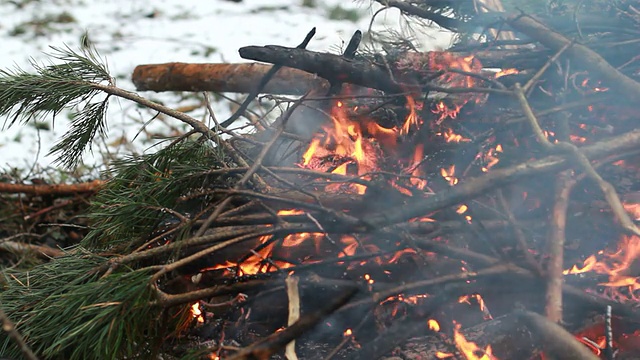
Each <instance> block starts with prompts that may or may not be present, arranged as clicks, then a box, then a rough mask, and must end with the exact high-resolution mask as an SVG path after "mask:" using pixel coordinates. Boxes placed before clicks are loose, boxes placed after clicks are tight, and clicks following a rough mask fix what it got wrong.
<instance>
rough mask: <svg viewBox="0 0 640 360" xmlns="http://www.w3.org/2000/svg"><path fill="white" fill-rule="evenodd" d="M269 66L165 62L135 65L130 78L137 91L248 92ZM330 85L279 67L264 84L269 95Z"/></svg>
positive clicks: (313, 76)
mask: <svg viewBox="0 0 640 360" xmlns="http://www.w3.org/2000/svg"><path fill="white" fill-rule="evenodd" d="M271 67H272V66H271V65H265V64H258V63H247V64H188V63H179V62H172V63H165V64H147V65H138V66H136V68H135V69H134V70H133V74H132V76H131V80H132V81H133V84H134V85H135V86H136V90H138V91H156V92H161V91H214V92H237V93H248V92H250V91H252V90H253V89H254V88H255V87H256V86H257V85H258V83H259V82H260V79H262V77H263V76H264V75H265V74H266V73H267V71H269V69H270V68H271ZM317 88H327V89H328V88H329V83H328V81H326V80H324V79H322V78H320V77H318V76H316V75H313V74H309V73H307V72H304V71H301V70H298V69H292V68H282V69H280V71H278V72H277V73H276V75H275V76H274V77H273V78H272V79H271V81H269V82H268V83H267V86H265V88H264V90H263V92H264V93H269V94H284V95H304V94H305V93H306V92H307V91H309V90H310V89H317Z"/></svg>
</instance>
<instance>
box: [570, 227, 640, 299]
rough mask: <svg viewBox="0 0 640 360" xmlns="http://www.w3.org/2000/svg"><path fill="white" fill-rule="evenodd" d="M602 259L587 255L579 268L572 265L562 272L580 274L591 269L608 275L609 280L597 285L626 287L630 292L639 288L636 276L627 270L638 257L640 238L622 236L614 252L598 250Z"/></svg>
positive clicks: (639, 284)
mask: <svg viewBox="0 0 640 360" xmlns="http://www.w3.org/2000/svg"><path fill="white" fill-rule="evenodd" d="M600 253H601V254H603V259H602V260H598V259H597V257H596V256H595V255H591V256H589V257H588V258H587V259H586V260H585V261H584V263H583V266H582V267H581V268H580V267H578V266H576V265H574V266H573V267H572V268H571V269H569V270H565V271H564V274H565V275H567V274H580V273H584V272H589V271H593V272H595V273H597V274H604V275H609V281H607V282H605V283H601V284H599V285H602V286H609V287H628V288H629V290H630V291H631V292H634V291H636V290H639V289H640V283H639V282H638V278H636V277H633V276H629V275H628V274H627V273H628V270H629V269H630V268H631V266H632V265H633V263H634V262H635V261H636V260H637V259H638V258H639V257H640V238H639V237H637V236H626V235H625V236H623V237H622V239H621V241H620V243H619V244H618V251H616V252H615V253H607V252H604V251H601V252H600Z"/></svg>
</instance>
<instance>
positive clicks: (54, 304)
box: [0, 249, 184, 360]
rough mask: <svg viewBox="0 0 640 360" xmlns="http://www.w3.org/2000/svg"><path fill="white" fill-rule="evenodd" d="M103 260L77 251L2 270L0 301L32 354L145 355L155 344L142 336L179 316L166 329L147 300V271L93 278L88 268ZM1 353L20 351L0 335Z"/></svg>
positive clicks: (150, 293)
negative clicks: (25, 267)
mask: <svg viewBox="0 0 640 360" xmlns="http://www.w3.org/2000/svg"><path fill="white" fill-rule="evenodd" d="M104 261H105V259H104V258H101V257H98V256H92V255H88V254H86V253H85V252H83V251H82V250H81V249H77V250H76V251H75V252H74V253H73V254H69V255H68V256H65V257H62V258H57V259H55V260H53V261H51V262H49V263H46V264H43V265H38V266H36V267H34V268H32V269H31V270H30V271H29V272H21V271H13V270H9V271H5V272H4V279H3V280H4V284H3V286H4V288H3V291H2V292H1V293H0V303H2V305H3V307H4V309H5V311H6V313H7V315H8V316H10V317H11V318H13V319H15V321H16V327H18V328H20V329H21V332H22V334H23V336H24V338H25V340H26V342H27V345H29V346H30V347H31V349H33V351H34V352H35V353H36V354H38V355H40V356H41V357H42V358H47V359H71V360H76V359H77V360H80V359H109V360H115V359H123V358H128V359H133V358H138V359H139V358H147V357H149V353H150V352H151V351H153V350H152V349H150V348H152V347H153V346H157V345H158V344H149V341H150V340H149V339H161V338H162V337H163V335H166V334H163V333H162V332H163V329H178V328H179V326H178V325H179V324H178V323H179V322H181V321H184V317H182V318H181V317H176V318H174V319H175V321H172V323H173V324H170V327H166V328H165V327H163V326H162V324H163V323H164V322H166V320H167V319H166V318H164V317H162V316H161V315H162V312H163V311H165V310H164V309H163V308H161V307H159V306H150V305H149V304H150V303H152V302H153V300H155V298H156V292H155V289H154V288H153V287H152V286H150V285H149V283H148V279H149V273H148V272H145V271H132V270H131V269H128V268H126V267H121V268H119V270H118V271H117V272H113V273H112V274H110V275H109V276H106V277H102V278H100V276H99V274H97V273H95V272H94V271H92V270H93V269H95V268H96V266H98V265H99V264H102V263H104ZM124 319H126V320H124ZM0 352H1V353H2V354H3V355H7V356H13V357H16V358H17V357H18V356H19V354H20V348H19V347H18V346H16V345H15V344H14V343H13V342H12V341H11V339H10V338H9V337H8V336H6V335H3V334H2V333H0Z"/></svg>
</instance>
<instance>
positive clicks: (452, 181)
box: [440, 165, 458, 186]
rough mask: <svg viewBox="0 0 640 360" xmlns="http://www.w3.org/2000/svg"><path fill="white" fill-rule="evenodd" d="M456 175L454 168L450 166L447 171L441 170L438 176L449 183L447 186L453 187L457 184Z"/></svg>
mask: <svg viewBox="0 0 640 360" xmlns="http://www.w3.org/2000/svg"><path fill="white" fill-rule="evenodd" d="M455 174H456V166H455V165H451V166H449V168H448V169H445V168H441V169H440V175H442V177H443V178H444V179H445V180H447V181H448V182H449V185H451V186H453V185H456V184H457V183H458V178H457V177H456V176H455Z"/></svg>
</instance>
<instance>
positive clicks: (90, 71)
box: [0, 47, 113, 167]
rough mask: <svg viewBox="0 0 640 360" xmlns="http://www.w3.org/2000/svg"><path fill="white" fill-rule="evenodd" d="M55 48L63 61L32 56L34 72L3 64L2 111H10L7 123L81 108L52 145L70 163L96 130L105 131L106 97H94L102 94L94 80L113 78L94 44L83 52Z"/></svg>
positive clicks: (0, 80) (0, 73)
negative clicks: (41, 60)
mask: <svg viewBox="0 0 640 360" xmlns="http://www.w3.org/2000/svg"><path fill="white" fill-rule="evenodd" d="M52 49H53V51H54V52H53V54H51V57H53V58H54V59H57V60H60V61H62V62H63V63H61V64H53V63H51V64H50V65H47V66H44V65H39V64H37V63H36V62H35V61H32V62H31V65H32V66H33V68H34V69H35V71H36V73H35V74H31V73H28V72H26V71H24V70H22V69H20V68H16V69H15V70H13V71H8V70H0V116H8V118H9V119H8V120H7V121H5V124H4V126H5V127H11V126H13V125H14V124H15V123H16V122H18V121H19V122H22V123H26V122H28V121H31V120H34V119H38V118H41V117H44V116H47V115H52V116H53V118H54V120H55V117H56V116H57V115H59V114H60V112H61V111H62V110H63V109H65V108H74V107H77V108H79V110H77V111H76V112H75V113H74V114H73V121H72V124H71V129H70V130H69V132H67V134H66V135H65V136H64V137H63V139H62V140H61V141H60V142H58V144H56V145H55V146H54V148H53V149H52V150H51V153H53V154H57V156H58V158H57V159H56V161H58V162H60V163H62V164H63V165H65V166H68V167H72V166H74V165H76V164H77V163H78V162H80V161H81V159H82V153H83V152H84V151H85V149H86V148H87V147H88V146H89V144H90V143H91V141H92V140H93V139H94V138H95V136H96V135H97V134H99V135H101V136H103V135H105V130H106V123H105V115H106V111H107V101H108V97H106V98H105V99H103V100H102V101H94V99H95V97H96V96H97V95H99V94H101V91H100V90H99V89H96V88H95V84H100V83H103V82H107V83H109V84H111V83H112V82H113V79H112V78H111V76H110V75H109V71H108V69H107V67H106V66H105V65H103V64H101V63H100V61H99V57H98V55H97V53H96V52H95V50H93V49H91V48H88V49H86V50H84V51H82V52H81V53H77V52H74V51H73V50H71V49H70V48H68V47H66V48H52Z"/></svg>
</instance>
